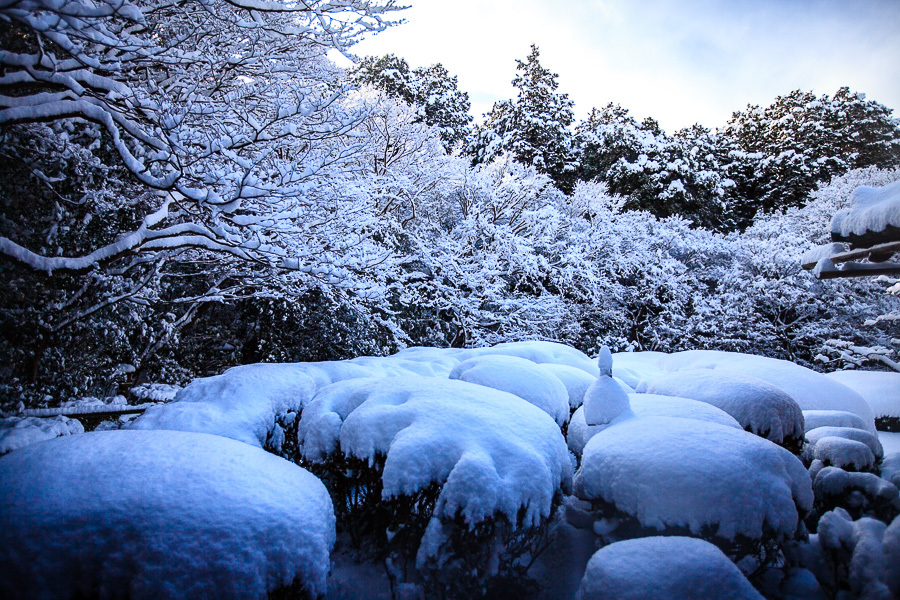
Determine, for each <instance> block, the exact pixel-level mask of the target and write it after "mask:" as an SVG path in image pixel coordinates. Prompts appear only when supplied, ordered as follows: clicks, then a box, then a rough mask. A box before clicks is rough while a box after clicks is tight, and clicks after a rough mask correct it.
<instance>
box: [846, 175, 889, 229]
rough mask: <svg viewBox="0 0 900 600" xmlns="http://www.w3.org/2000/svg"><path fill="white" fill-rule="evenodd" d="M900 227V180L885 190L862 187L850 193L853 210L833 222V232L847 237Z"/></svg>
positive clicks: (883, 188)
mask: <svg viewBox="0 0 900 600" xmlns="http://www.w3.org/2000/svg"><path fill="white" fill-rule="evenodd" d="M888 226H891V227H900V181H897V182H894V183H891V184H889V185H885V186H882V187H877V188H876V187H869V186H865V185H864V186H860V187H858V188H856V189H855V190H853V193H852V194H850V208H847V209H844V210H840V211H838V212H837V213H835V215H834V217H833V218H832V219H831V232H832V233H833V234H837V235H840V236H842V237H847V236H850V235H864V234H865V233H866V232H869V231H872V232H879V231H884V230H885V229H886V228H887V227H888Z"/></svg>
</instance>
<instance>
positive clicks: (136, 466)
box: [0, 431, 335, 599]
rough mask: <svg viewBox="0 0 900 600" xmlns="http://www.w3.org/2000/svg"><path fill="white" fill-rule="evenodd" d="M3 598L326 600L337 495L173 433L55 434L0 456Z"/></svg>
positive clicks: (289, 469)
mask: <svg viewBox="0 0 900 600" xmlns="http://www.w3.org/2000/svg"><path fill="white" fill-rule="evenodd" d="M0 481H2V482H3V485H2V486H0V506H2V507H3V509H2V510H0V572H2V573H3V574H4V576H3V577H2V578H0V596H2V597H4V598H41V597H45V598H69V597H72V596H73V595H82V596H84V597H97V598H122V597H131V598H135V599H143V598H146V599H151V598H242V599H243V598H260V599H265V598H266V594H267V591H271V590H272V589H275V588H278V587H281V586H286V585H290V584H291V583H292V581H294V580H295V579H297V580H298V581H299V583H300V584H302V585H303V587H305V588H306V589H307V590H308V591H309V592H311V593H312V594H320V593H324V592H325V580H326V575H327V573H328V569H329V562H330V560H329V554H330V551H331V547H332V545H333V543H334V538H335V531H334V527H335V519H334V513H333V510H332V505H331V498H330V497H329V495H328V492H327V490H326V489H325V486H324V485H322V483H321V482H320V481H319V480H318V479H317V478H316V477H314V476H313V475H311V474H310V473H309V472H307V471H306V470H304V469H302V468H300V467H298V466H297V465H294V464H293V463H290V462H288V461H286V460H283V459H281V458H278V457H276V456H274V455H272V454H269V453H267V452H264V451H263V450H260V449H257V448H253V447H251V446H249V445H247V444H243V443H240V442H236V441H234V440H230V439H226V438H223V437H219V436H212V435H207V434H199V433H185V432H179V431H105V432H98V433H86V434H83V435H75V436H69V437H62V438H57V439H55V440H50V441H47V442H42V443H39V444H34V445H31V446H28V447H26V448H22V449H20V450H17V451H15V452H12V453H10V454H8V455H6V456H4V457H2V458H0Z"/></svg>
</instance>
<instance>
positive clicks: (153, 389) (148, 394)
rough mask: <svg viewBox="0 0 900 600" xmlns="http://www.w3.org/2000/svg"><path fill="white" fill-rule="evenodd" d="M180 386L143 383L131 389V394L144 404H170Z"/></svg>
mask: <svg viewBox="0 0 900 600" xmlns="http://www.w3.org/2000/svg"><path fill="white" fill-rule="evenodd" d="M179 390H181V386H178V385H171V384H168V383H145V384H143V385H138V386H135V387H133V388H131V390H130V391H131V394H132V395H133V396H134V397H135V398H137V399H138V400H142V401H144V402H171V401H172V400H174V399H175V396H176V395H177V394H178V392H179Z"/></svg>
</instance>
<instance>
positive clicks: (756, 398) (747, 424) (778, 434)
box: [637, 369, 803, 444]
mask: <svg viewBox="0 0 900 600" xmlns="http://www.w3.org/2000/svg"><path fill="white" fill-rule="evenodd" d="M637 391H639V392H647V393H650V394H660V395H667V396H679V397H682V398H691V399H693V400H699V401H701V402H706V403H708V404H711V405H713V406H715V407H717V408H720V409H722V410H724V411H725V412H727V413H728V414H729V415H731V416H732V417H734V418H735V419H736V420H737V422H738V423H740V424H741V427H743V428H744V429H747V430H748V431H751V432H753V433H755V434H757V435H761V436H763V437H765V438H766V439H768V440H770V441H773V442H775V443H776V444H780V443H782V442H783V441H784V440H785V439H787V438H800V437H801V436H802V435H803V412H802V411H801V410H800V406H799V405H798V404H797V403H796V402H795V401H794V399H793V398H792V397H791V396H789V395H788V394H786V393H785V392H783V391H781V390H780V389H779V388H777V387H775V386H774V385H772V384H770V383H768V382H766V381H763V380H762V379H758V378H756V377H749V376H746V375H739V374H737V373H732V372H725V373H723V372H719V371H714V370H711V369H685V370H680V371H675V372H672V373H666V374H665V375H661V376H660V377H657V378H655V379H653V380H651V381H650V382H649V383H642V384H641V385H640V386H639V387H638V390H637Z"/></svg>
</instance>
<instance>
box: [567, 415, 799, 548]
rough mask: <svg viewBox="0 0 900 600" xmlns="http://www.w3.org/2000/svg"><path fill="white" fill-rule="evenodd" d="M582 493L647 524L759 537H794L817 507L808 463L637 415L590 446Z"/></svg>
mask: <svg viewBox="0 0 900 600" xmlns="http://www.w3.org/2000/svg"><path fill="white" fill-rule="evenodd" d="M575 492H576V495H578V496H579V497H580V498H582V499H585V500H593V499H603V500H604V501H606V502H609V503H612V504H614V505H615V506H616V508H618V509H619V510H621V511H623V512H625V513H627V514H629V515H632V516H634V517H636V518H637V519H638V520H639V521H640V523H641V524H642V525H643V526H645V527H654V528H656V529H663V528H665V527H668V526H685V527H687V528H689V529H690V531H691V532H693V533H699V531H700V529H701V528H702V527H704V526H706V525H710V526H715V527H718V529H717V533H716V535H717V536H720V537H722V538H726V539H731V538H733V537H734V536H735V535H738V534H742V535H745V536H747V537H750V538H753V539H758V538H760V537H761V536H762V535H763V532H764V530H765V529H767V528H768V529H770V530H771V531H773V532H775V533H776V534H778V535H782V536H790V535H793V533H794V530H795V529H796V527H797V522H798V518H799V514H800V513H798V508H799V510H800V512H805V511H807V510H809V509H810V508H811V506H812V500H813V497H812V488H811V483H810V479H809V475H808V474H807V472H806V470H805V469H804V467H803V464H802V463H801V462H800V461H799V460H798V459H797V458H796V457H795V456H794V455H792V454H791V453H790V452H788V451H787V450H785V449H784V448H781V447H780V446H776V445H775V444H773V443H771V442H769V441H767V440H764V439H762V438H760V437H757V436H755V435H753V434H751V433H747V432H745V431H740V430H737V429H734V428H732V427H727V426H724V425H719V424H717V423H707V422H702V421H695V420H689V419H680V418H672V417H643V418H630V419H625V420H622V421H620V422H617V423H615V424H614V425H613V426H611V427H608V428H606V429H605V430H603V431H602V432H600V433H598V434H596V435H594V436H593V437H592V438H591V439H590V441H589V442H588V443H587V445H586V446H585V448H584V455H583V457H582V465H581V469H580V470H579V471H578V473H576V475H575Z"/></svg>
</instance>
